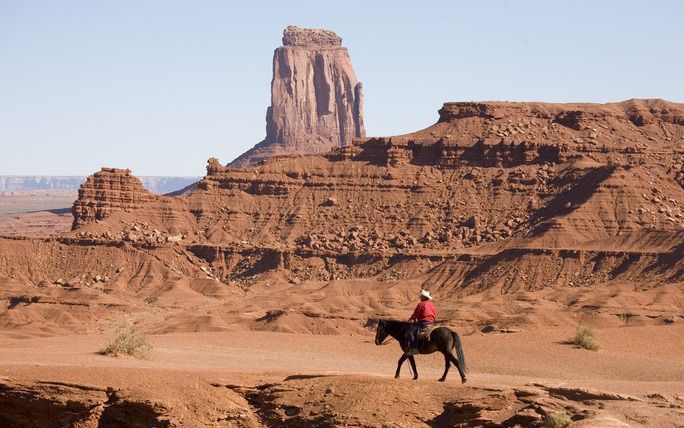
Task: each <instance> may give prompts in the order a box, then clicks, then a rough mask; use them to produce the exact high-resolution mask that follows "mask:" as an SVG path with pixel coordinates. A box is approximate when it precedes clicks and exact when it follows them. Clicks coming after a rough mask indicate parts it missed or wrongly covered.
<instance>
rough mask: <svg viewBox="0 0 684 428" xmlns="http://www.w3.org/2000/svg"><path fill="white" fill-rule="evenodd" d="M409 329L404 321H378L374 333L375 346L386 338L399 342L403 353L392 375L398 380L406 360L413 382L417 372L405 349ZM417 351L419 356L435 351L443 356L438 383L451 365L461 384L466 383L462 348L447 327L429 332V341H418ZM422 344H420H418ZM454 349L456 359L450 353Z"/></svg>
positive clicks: (410, 354)
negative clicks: (411, 371) (453, 366)
mask: <svg viewBox="0 0 684 428" xmlns="http://www.w3.org/2000/svg"><path fill="white" fill-rule="evenodd" d="M410 327H411V323H409V322H406V321H398V320H379V321H378V328H377V330H376V332H375V344H376V345H382V344H383V341H384V340H385V339H386V338H387V336H388V335H389V336H392V337H393V338H395V339H396V340H397V342H399V345H400V346H401V350H402V351H404V353H403V354H402V356H401V358H399V362H398V364H397V372H396V373H395V374H394V378H395V379H398V378H399V372H400V371H401V365H402V364H404V361H406V359H407V358H408V360H409V362H410V363H411V368H412V369H413V380H416V379H418V371H417V370H416V361H415V360H414V359H413V354H412V353H411V352H410V350H409V349H408V348H407V344H406V340H404V339H405V337H406V333H407V332H408V330H409V328H410ZM418 342H419V344H418V347H417V350H418V352H419V353H421V354H432V353H433V352H435V351H439V352H441V353H442V355H444V374H443V375H442V377H441V378H439V381H440V382H444V381H445V380H446V377H447V373H449V367H450V365H451V364H452V363H453V364H454V365H455V366H456V368H457V369H458V373H459V374H460V375H461V383H466V381H467V379H466V370H467V369H466V362H465V357H464V356H463V348H462V347H461V339H460V337H458V334H457V333H456V332H455V331H452V330H450V329H449V328H447V327H437V328H435V329H433V330H432V331H431V332H430V340H428V341H425V340H423V341H420V340H419V341H418ZM420 342H422V343H420ZM454 348H455V349H456V355H458V359H456V357H454V355H453V354H452V353H451V350H452V349H454Z"/></svg>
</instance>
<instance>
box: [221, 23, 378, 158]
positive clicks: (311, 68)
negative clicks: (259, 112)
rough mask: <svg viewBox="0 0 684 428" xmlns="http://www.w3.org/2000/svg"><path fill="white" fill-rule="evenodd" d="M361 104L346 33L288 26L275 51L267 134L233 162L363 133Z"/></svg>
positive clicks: (333, 143) (311, 148)
mask: <svg viewBox="0 0 684 428" xmlns="http://www.w3.org/2000/svg"><path fill="white" fill-rule="evenodd" d="M362 106H363V94H362V86H361V82H359V81H358V80H357V78H356V75H355V74H354V70H353V69H352V65H351V60H350V58H349V53H348V52H347V48H345V47H342V39H341V38H340V37H339V36H338V35H337V34H335V33H334V32H332V31H329V30H318V29H304V28H299V27H295V26H288V27H287V28H285V30H284V31H283V46H281V47H279V48H277V49H276V50H275V51H274V53H273V80H272V81H271V106H270V107H268V109H267V110H266V138H265V139H264V140H263V141H262V142H260V143H258V144H257V145H256V146H254V147H253V148H252V149H250V150H249V151H247V152H246V153H244V154H243V155H241V156H240V157H238V158H237V159H236V160H234V161H233V162H232V163H231V166H247V165H252V164H255V163H257V162H259V161H260V160H261V159H264V158H267V157H271V156H275V155H285V154H306V153H321V152H326V151H329V150H330V149H332V148H334V147H344V146H347V145H350V144H351V140H352V138H355V137H364V136H365V130H364V128H363V107H362Z"/></svg>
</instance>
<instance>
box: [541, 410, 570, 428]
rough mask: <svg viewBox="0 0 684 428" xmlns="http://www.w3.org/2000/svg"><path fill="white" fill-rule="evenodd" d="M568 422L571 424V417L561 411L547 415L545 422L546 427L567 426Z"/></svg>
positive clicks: (563, 427)
mask: <svg viewBox="0 0 684 428" xmlns="http://www.w3.org/2000/svg"><path fill="white" fill-rule="evenodd" d="M570 424H572V419H570V416H568V414H567V413H565V412H563V411H559V412H556V413H553V414H550V415H548V416H547V418H546V423H545V425H546V427H547V428H567V427H569V426H570Z"/></svg>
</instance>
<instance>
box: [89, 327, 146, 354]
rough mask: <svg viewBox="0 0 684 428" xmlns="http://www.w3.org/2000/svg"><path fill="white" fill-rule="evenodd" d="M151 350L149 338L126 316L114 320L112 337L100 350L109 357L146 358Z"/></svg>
mask: <svg viewBox="0 0 684 428" xmlns="http://www.w3.org/2000/svg"><path fill="white" fill-rule="evenodd" d="M151 351H152V344H151V343H150V341H149V339H148V338H147V337H146V336H144V335H143V334H142V333H140V331H139V330H138V327H137V326H136V325H135V323H134V322H133V321H132V320H131V319H128V318H126V319H122V320H119V321H118V322H116V325H115V327H114V337H113V338H112V340H111V342H109V344H108V345H107V346H106V347H105V348H104V349H103V350H102V351H100V352H101V353H102V354H103V355H109V356H111V357H119V356H122V355H127V356H131V357H135V358H140V359H145V360H146V359H149V358H150V352H151Z"/></svg>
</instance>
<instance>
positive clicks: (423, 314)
mask: <svg viewBox="0 0 684 428" xmlns="http://www.w3.org/2000/svg"><path fill="white" fill-rule="evenodd" d="M435 319H437V311H436V310H435V305H433V304H432V295H430V292H429V291H428V290H420V303H418V306H416V309H415V310H414V311H413V315H411V318H409V321H413V323H412V324H411V328H410V329H409V330H408V334H407V337H406V344H407V346H406V348H407V349H409V351H410V352H412V351H413V350H415V348H416V347H417V346H416V345H417V343H418V332H419V331H421V330H424V329H426V328H427V327H429V326H431V325H432V324H434V322H435Z"/></svg>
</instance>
